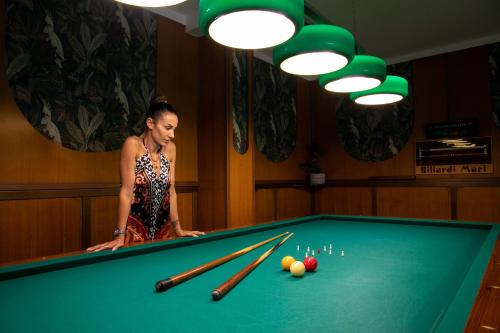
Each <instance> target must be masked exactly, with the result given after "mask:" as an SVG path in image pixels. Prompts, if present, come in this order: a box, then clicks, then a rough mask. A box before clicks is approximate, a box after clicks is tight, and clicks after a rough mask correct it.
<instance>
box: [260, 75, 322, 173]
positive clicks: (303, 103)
mask: <svg viewBox="0 0 500 333" xmlns="http://www.w3.org/2000/svg"><path fill="white" fill-rule="evenodd" d="M296 82H297V92H296V96H295V106H296V108H297V129H296V131H297V138H296V144H295V149H294V150H293V152H292V154H291V155H290V157H289V158H288V159H287V160H285V161H283V162H279V163H274V162H271V161H269V160H268V159H267V158H266V157H265V156H264V155H263V154H262V153H261V152H260V151H259V150H258V149H257V148H255V180H256V181H266V180H276V181H282V180H289V179H305V178H306V177H307V175H306V174H305V173H304V171H302V170H300V168H299V165H300V164H301V163H302V162H304V161H305V159H306V158H307V156H308V155H307V146H308V145H309V143H310V142H311V138H310V136H311V113H310V112H315V111H313V110H312V109H310V108H309V101H310V96H309V89H310V83H309V82H308V81H306V80H304V79H297V81H296ZM250 144H252V145H255V143H254V142H253V141H251V142H250Z"/></svg>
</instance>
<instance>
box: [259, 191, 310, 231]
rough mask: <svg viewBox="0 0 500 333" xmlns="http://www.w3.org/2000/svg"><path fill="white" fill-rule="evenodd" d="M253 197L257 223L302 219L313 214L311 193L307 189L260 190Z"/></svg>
mask: <svg viewBox="0 0 500 333" xmlns="http://www.w3.org/2000/svg"><path fill="white" fill-rule="evenodd" d="M255 197H256V200H255V206H256V208H255V210H256V222H257V223H265V222H270V221H277V220H284V219H289V218H294V217H302V216H307V215H311V214H312V212H313V210H312V205H313V202H312V200H311V198H312V197H311V192H310V191H309V189H307V188H302V189H298V188H289V187H275V188H270V189H269V188H260V189H257V191H256V192H255Z"/></svg>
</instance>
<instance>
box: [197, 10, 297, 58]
mask: <svg viewBox="0 0 500 333" xmlns="http://www.w3.org/2000/svg"><path fill="white" fill-rule="evenodd" d="M198 8H199V26H200V29H201V31H202V32H203V33H204V34H205V35H209V36H210V37H211V38H212V39H214V40H215V41H216V42H218V43H220V44H223V45H226V46H229V47H233V48H238V49H262V48H267V47H273V46H276V45H278V44H281V43H283V42H285V41H287V40H288V39H290V38H291V37H292V36H293V35H295V34H296V33H297V32H298V31H299V30H300V29H301V28H302V26H303V25H304V0H200V2H199V6H198Z"/></svg>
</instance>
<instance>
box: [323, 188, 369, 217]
mask: <svg viewBox="0 0 500 333" xmlns="http://www.w3.org/2000/svg"><path fill="white" fill-rule="evenodd" d="M315 213H317V214H339V215H364V216H370V215H373V214H374V212H373V199H372V189H371V188H369V187H326V188H323V189H321V190H318V191H317V192H316V195H315Z"/></svg>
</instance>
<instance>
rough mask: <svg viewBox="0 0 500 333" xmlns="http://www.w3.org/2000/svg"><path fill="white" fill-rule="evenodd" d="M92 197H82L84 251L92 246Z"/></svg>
mask: <svg viewBox="0 0 500 333" xmlns="http://www.w3.org/2000/svg"><path fill="white" fill-rule="evenodd" d="M90 206H91V202H90V197H82V249H86V248H88V247H89V246H90V244H91V238H92V237H91V228H92V226H91V225H90V223H91V217H90V209H91V207H90Z"/></svg>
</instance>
